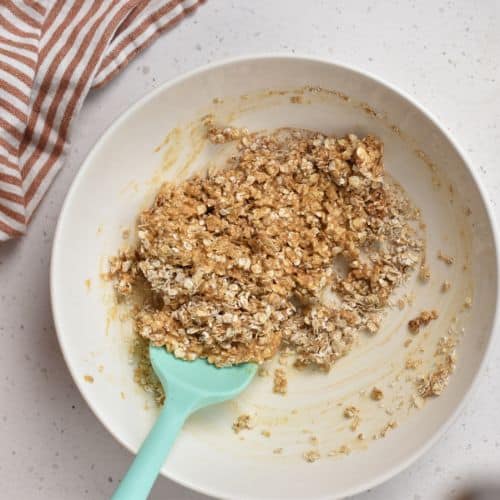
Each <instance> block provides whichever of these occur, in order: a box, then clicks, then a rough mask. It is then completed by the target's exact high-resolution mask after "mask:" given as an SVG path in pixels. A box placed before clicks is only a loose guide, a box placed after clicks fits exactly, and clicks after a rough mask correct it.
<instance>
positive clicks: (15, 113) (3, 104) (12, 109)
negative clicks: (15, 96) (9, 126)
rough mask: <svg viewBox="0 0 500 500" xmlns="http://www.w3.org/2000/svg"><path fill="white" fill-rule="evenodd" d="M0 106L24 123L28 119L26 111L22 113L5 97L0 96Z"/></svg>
mask: <svg viewBox="0 0 500 500" xmlns="http://www.w3.org/2000/svg"><path fill="white" fill-rule="evenodd" d="M0 108H3V109H5V111H7V112H9V113H10V114H11V115H12V116H14V117H15V118H17V119H18V120H20V121H22V122H24V123H26V121H27V120H28V117H27V116H26V113H23V112H22V111H21V110H20V109H17V108H16V107H15V106H14V105H13V104H11V103H10V102H8V101H6V100H5V99H2V98H0Z"/></svg>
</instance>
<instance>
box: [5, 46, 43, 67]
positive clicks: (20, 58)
mask: <svg viewBox="0 0 500 500" xmlns="http://www.w3.org/2000/svg"><path fill="white" fill-rule="evenodd" d="M0 54H3V55H4V56H7V57H11V58H12V59H16V60H18V61H20V62H22V63H23V64H25V65H26V66H29V67H30V68H31V69H32V70H34V69H35V68H36V63H35V61H33V59H30V58H29V57H26V56H23V55H22V54H18V53H17V52H12V51H10V50H7V49H2V48H1V47H0Z"/></svg>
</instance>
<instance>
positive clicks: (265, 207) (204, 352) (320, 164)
mask: <svg viewBox="0 0 500 500" xmlns="http://www.w3.org/2000/svg"><path fill="white" fill-rule="evenodd" d="M205 123H206V126H207V134H208V137H209V139H210V140H211V141H212V142H214V143H226V142H230V141H234V145H235V152H234V154H233V156H231V157H230V158H229V159H228V161H227V163H226V164H225V165H221V166H220V168H218V169H212V170H209V171H208V172H207V173H206V174H205V175H203V176H195V177H192V178H190V179H188V180H186V181H184V182H182V183H180V184H169V183H167V184H164V185H163V186H162V187H161V188H160V190H159V192H158V195H157V197H156V200H155V202H154V204H153V205H152V206H151V208H149V209H148V210H145V211H144V212H142V213H141V214H140V215H139V218H138V223H137V235H138V241H137V244H136V246H135V247H133V248H131V249H129V250H126V251H123V252H121V253H120V255H118V256H117V257H115V258H113V259H111V269H110V271H111V275H112V276H113V278H114V279H115V283H116V289H117V291H118V293H119V294H121V295H128V294H131V293H132V292H134V290H138V289H140V290H142V291H144V290H145V291H146V293H145V294H143V296H144V299H143V303H142V305H141V306H140V307H138V308H137V310H136V313H135V317H134V320H135V327H136V331H137V333H138V334H139V335H140V336H142V337H144V338H146V339H148V340H150V341H151V342H153V343H154V344H155V345H160V346H165V348H166V349H168V350H169V351H171V352H172V353H174V355H175V356H177V357H180V358H183V359H187V360H192V359H195V358H198V357H203V358H207V360H208V361H209V362H210V363H214V364H215V365H217V366H226V365H232V364H235V363H242V362H248V361H252V362H257V363H261V362H263V361H265V360H267V359H269V358H271V357H273V356H274V355H275V354H276V353H277V352H278V351H279V350H281V349H283V350H286V351H288V352H290V353H293V354H294V355H295V364H296V365H298V366H301V367H302V366H312V367H318V368H321V369H324V370H329V369H330V368H331V366H332V365H333V364H334V363H335V361H336V360H338V359H339V358H340V357H342V356H344V355H345V354H346V353H348V351H349V350H350V349H351V347H352V346H353V343H354V342H355V340H356V337H357V335H358V334H359V333H360V332H362V331H366V332H369V333H375V332H376V331H377V330H378V328H379V325H380V321H381V319H382V317H383V314H384V311H385V310H386V309H387V308H388V306H389V301H390V299H391V295H392V293H393V292H394V290H395V289H396V287H398V286H399V285H401V284H402V283H403V282H404V281H405V280H406V279H407V278H408V276H409V274H410V273H411V271H412V270H414V269H415V268H416V267H417V266H418V265H419V263H420V262H421V261H422V257H423V252H424V242H423V241H422V239H421V238H420V237H419V235H418V234H417V229H416V228H417V227H418V224H415V223H414V222H415V221H417V220H418V218H419V212H418V210H417V209H416V208H415V207H414V206H412V204H411V203H410V201H409V200H408V198H407V196H406V195H405V193H404V192H403V190H402V189H401V187H399V186H398V185H397V184H396V183H394V182H393V181H391V179H390V178H389V177H388V176H387V174H385V172H384V166H383V146H382V143H381V142H380V141H379V140H378V139H377V138H376V137H372V136H367V137H364V138H358V137H357V136H356V135H354V134H349V135H347V136H345V137H332V136H327V135H325V134H321V133H317V132H310V131H305V130H295V129H279V130H276V131H273V132H270V133H249V132H248V131H247V130H246V129H237V128H219V127H216V126H215V125H214V123H213V121H212V119H211V118H210V117H208V118H207V119H206V120H205Z"/></svg>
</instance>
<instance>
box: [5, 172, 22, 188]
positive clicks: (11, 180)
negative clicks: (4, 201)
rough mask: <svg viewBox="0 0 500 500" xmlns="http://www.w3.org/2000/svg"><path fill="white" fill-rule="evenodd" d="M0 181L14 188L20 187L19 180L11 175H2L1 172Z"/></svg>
mask: <svg viewBox="0 0 500 500" xmlns="http://www.w3.org/2000/svg"><path fill="white" fill-rule="evenodd" d="M0 181H3V182H6V183H7V184H14V186H19V187H21V186H22V182H21V179H18V178H17V177H14V176H13V175H9V174H2V172H0Z"/></svg>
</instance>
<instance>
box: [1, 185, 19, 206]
mask: <svg viewBox="0 0 500 500" xmlns="http://www.w3.org/2000/svg"><path fill="white" fill-rule="evenodd" d="M1 198H3V199H4V200H9V201H13V202H14V203H19V204H20V205H22V206H23V207H24V198H23V197H22V196H19V195H18V194H16V193H11V192H9V191H4V190H3V189H0V199H1Z"/></svg>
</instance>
